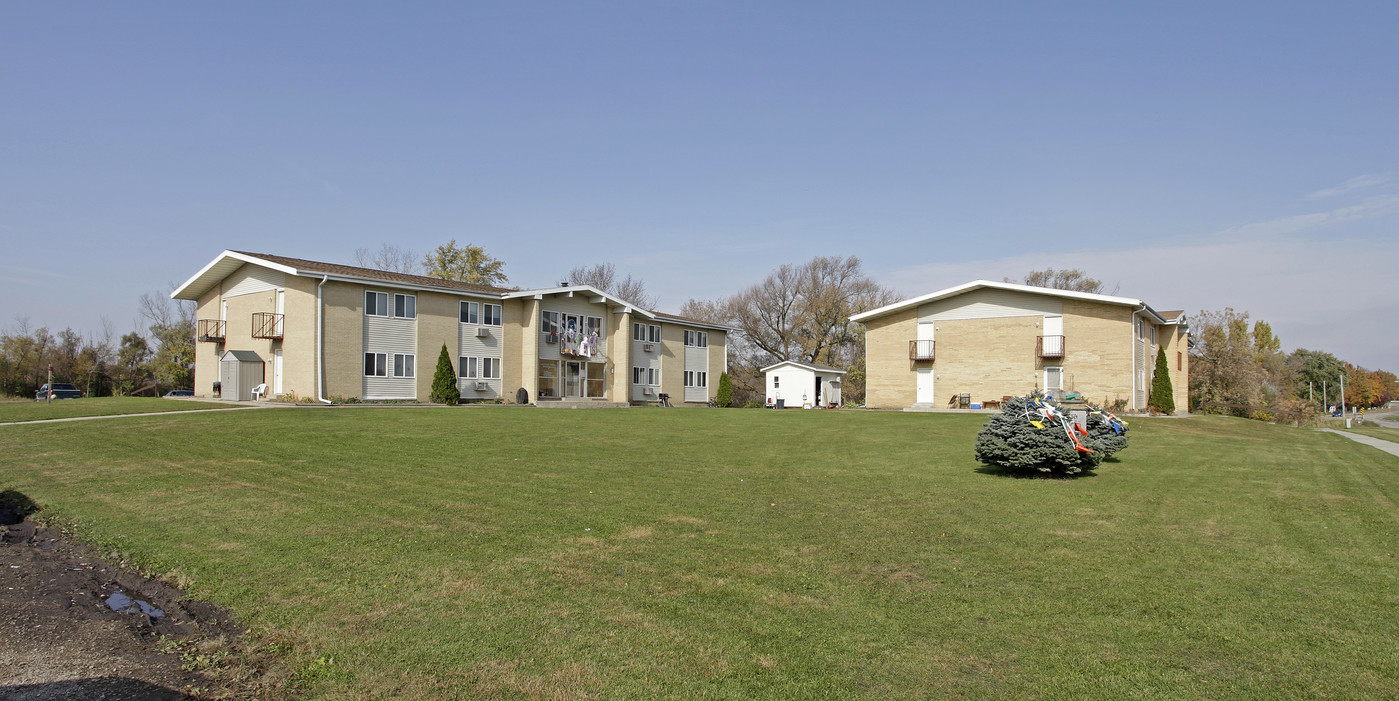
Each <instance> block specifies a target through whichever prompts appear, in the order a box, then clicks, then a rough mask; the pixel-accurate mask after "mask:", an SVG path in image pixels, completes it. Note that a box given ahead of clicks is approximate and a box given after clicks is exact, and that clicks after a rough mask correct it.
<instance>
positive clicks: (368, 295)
mask: <svg viewBox="0 0 1399 701" xmlns="http://www.w3.org/2000/svg"><path fill="white" fill-rule="evenodd" d="M364 315H365V316H388V315H389V293H387V292H375V291H374V290H365V291H364Z"/></svg>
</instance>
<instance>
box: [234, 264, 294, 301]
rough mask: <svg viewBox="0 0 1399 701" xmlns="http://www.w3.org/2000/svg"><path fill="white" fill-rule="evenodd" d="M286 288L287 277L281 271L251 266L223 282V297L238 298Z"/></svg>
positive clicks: (243, 268) (241, 269) (240, 269)
mask: <svg viewBox="0 0 1399 701" xmlns="http://www.w3.org/2000/svg"><path fill="white" fill-rule="evenodd" d="M286 286H287V276H286V275H285V274H283V273H282V272H281V271H280V270H272V269H271V268H264V267H262V266H260V265H251V264H249V265H245V266H243V267H241V268H239V269H238V271H237V272H235V273H233V274H232V275H229V276H228V278H227V279H225V280H224V281H223V296H224V297H238V296H240V295H250V294H255V293H257V292H271V291H272V290H278V289H284V288H285V287H286Z"/></svg>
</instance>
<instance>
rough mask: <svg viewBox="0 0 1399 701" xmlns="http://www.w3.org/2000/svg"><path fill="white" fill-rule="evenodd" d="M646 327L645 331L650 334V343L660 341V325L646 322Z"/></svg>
mask: <svg viewBox="0 0 1399 701" xmlns="http://www.w3.org/2000/svg"><path fill="white" fill-rule="evenodd" d="M646 328H647V331H648V332H649V333H650V334H651V338H650V342H651V343H660V342H661V327H660V326H659V325H657V324H647V325H646Z"/></svg>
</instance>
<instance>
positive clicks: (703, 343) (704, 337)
mask: <svg viewBox="0 0 1399 701" xmlns="http://www.w3.org/2000/svg"><path fill="white" fill-rule="evenodd" d="M695 333H696V334H698V337H697V338H698V341H699V343H698V345H699V347H700V348H708V347H709V334H708V333H706V332H704V331H696V332H695Z"/></svg>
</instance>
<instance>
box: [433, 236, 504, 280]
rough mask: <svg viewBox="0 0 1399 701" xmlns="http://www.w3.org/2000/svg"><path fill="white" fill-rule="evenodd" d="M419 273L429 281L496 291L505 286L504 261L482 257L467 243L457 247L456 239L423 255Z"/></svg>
mask: <svg viewBox="0 0 1399 701" xmlns="http://www.w3.org/2000/svg"><path fill="white" fill-rule="evenodd" d="M423 270H424V274H426V275H427V276H429V277H435V278H440V279H443V280H456V281H457V282H470V283H474V284H477V285H493V286H497V287H499V286H501V285H504V284H505V283H506V282H508V280H507V279H506V277H505V263H504V261H500V260H496V259H495V258H492V257H490V256H488V255H486V251H485V250H484V249H482V248H481V247H480V246H473V245H471V244H469V243H468V244H466V245H465V246H460V247H459V246H457V240H456V239H452V241H451V242H450V243H445V244H443V245H441V246H438V247H437V248H435V249H433V251H432V253H429V254H427V256H425V257H424V258H423Z"/></svg>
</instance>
